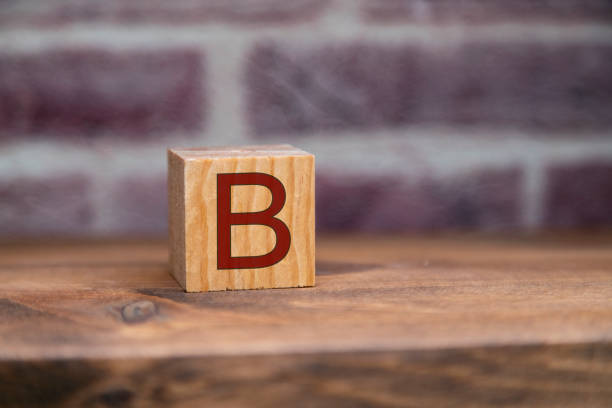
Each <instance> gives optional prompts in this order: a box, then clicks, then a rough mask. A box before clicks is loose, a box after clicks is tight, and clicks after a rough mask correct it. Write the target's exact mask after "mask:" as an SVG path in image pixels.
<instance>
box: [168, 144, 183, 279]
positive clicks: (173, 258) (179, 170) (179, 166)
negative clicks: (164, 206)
mask: <svg viewBox="0 0 612 408" xmlns="http://www.w3.org/2000/svg"><path fill="white" fill-rule="evenodd" d="M184 170H185V162H184V161H183V159H182V158H181V157H179V156H177V155H176V154H174V153H172V152H171V151H168V234H169V239H170V270H171V272H172V275H173V276H174V278H175V279H176V280H177V282H178V283H179V284H180V285H181V286H182V287H183V288H185V287H186V281H185V270H186V259H185V171H184Z"/></svg>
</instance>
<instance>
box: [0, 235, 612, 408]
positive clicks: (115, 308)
mask: <svg viewBox="0 0 612 408" xmlns="http://www.w3.org/2000/svg"><path fill="white" fill-rule="evenodd" d="M167 256H168V254H167V244H166V243H165V242H163V241H146V240H142V241H133V240H132V241H128V240H124V241H121V240H115V241H81V242H63V241H39V242H21V243H18V242H4V243H2V244H0V405H8V406H20V405H41V404H42V405H56V404H60V405H66V404H67V405H77V406H78V405H83V406H107V405H111V406H122V405H125V406H151V405H159V406H168V405H175V406H204V405H205V404H217V405H222V406H334V407H335V406H347V407H354V406H372V405H375V406H389V407H392V406H393V407H394V406H415V407H417V406H418V407H423V406H555V407H558V406H589V407H591V406H592V407H609V406H612V346H611V341H612V340H611V339H612V235H610V234H599V235H593V234H584V235H575V234H574V235H542V236H531V237H506V238H504V237H494V236H486V237H485V236H472V237H470V236H462V235H458V236H454V237H426V238H416V237H375V236H327V237H320V238H318V246H317V285H316V287H314V288H300V289H269V290H248V291H228V292H212V293H185V292H184V291H183V290H182V289H181V288H180V287H179V285H178V284H177V283H176V282H175V281H174V280H173V278H172V277H171V276H170V274H169V268H168V262H167Z"/></svg>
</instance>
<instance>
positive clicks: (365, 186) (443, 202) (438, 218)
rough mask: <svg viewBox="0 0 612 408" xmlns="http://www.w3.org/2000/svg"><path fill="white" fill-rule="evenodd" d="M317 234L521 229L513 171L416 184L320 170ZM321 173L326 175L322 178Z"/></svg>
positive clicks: (517, 178) (518, 184) (517, 184)
mask: <svg viewBox="0 0 612 408" xmlns="http://www.w3.org/2000/svg"><path fill="white" fill-rule="evenodd" d="M319 174H320V176H319V177H318V179H317V227H318V229H319V230H357V231H416V230H443V229H485V230H486V229H516V228H519V227H520V201H521V199H520V192H521V183H522V176H521V173H520V172H519V171H518V170H516V169H507V170H491V171H486V172H485V171H482V172H475V173H466V174H461V175H458V176H456V177H452V178H450V179H445V180H438V179H432V178H423V179H419V180H415V181H411V180H406V179H403V178H398V177H397V176H383V177H376V176H368V175H355V174H352V175H350V174H349V175H338V174H336V175H333V174H331V175H330V173H329V172H328V173H325V172H323V171H320V172H319ZM321 174H325V175H321Z"/></svg>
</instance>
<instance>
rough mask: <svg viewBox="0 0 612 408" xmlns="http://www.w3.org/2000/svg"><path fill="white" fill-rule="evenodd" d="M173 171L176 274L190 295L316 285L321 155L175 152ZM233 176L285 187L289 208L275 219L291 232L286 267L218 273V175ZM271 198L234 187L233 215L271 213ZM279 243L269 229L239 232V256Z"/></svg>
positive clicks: (239, 228) (253, 150)
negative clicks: (258, 177) (268, 179)
mask: <svg viewBox="0 0 612 408" xmlns="http://www.w3.org/2000/svg"><path fill="white" fill-rule="evenodd" d="M168 168H169V169H168V182H169V190H168V194H169V213H170V214H169V224H170V240H171V258H170V259H171V265H172V272H173V275H174V276H175V278H176V279H177V281H178V282H179V283H180V284H181V286H183V287H184V288H185V289H186V290H187V291H188V292H200V291H218V290H226V289H260V288H284V287H304V286H313V285H314V279H315V270H314V250H315V246H314V245H315V236H314V198H315V196H314V156H313V155H311V154H309V153H306V152H304V151H302V150H299V149H296V148H294V147H292V146H289V145H274V146H245V147H217V148H195V149H170V150H169V151H168ZM228 173H264V174H269V175H271V176H273V177H275V178H276V179H278V180H280V182H281V183H282V184H283V186H284V189H285V193H286V201H285V204H284V206H283V208H282V210H281V211H280V212H279V213H278V214H277V215H276V216H275V217H276V218H278V219H280V220H281V221H282V222H283V223H284V224H285V225H286V226H287V227H288V229H289V231H290V235H291V245H290V248H289V252H288V253H287V255H286V256H285V257H284V258H283V259H282V260H281V261H279V262H278V263H276V264H274V265H272V266H269V267H262V268H251V269H220V268H219V267H218V262H217V249H218V247H217V245H218V242H217V228H218V225H217V217H218V214H217V192H218V188H217V176H218V175H219V174H228ZM271 199H272V196H271V193H270V190H269V189H267V188H266V187H264V186H259V185H241V186H233V187H232V188H231V211H232V213H247V212H248V213H253V212H257V211H263V210H265V209H266V208H268V207H269V206H270V203H271ZM276 240H277V238H276V235H275V232H274V231H273V230H272V229H271V228H269V227H267V226H265V225H235V226H232V227H231V243H232V245H231V251H232V252H231V256H232V257H245V256H257V255H264V254H266V253H269V252H270V251H271V250H272V249H273V248H274V247H275V245H276Z"/></svg>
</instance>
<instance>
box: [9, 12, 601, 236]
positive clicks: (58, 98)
mask: <svg viewBox="0 0 612 408" xmlns="http://www.w3.org/2000/svg"><path fill="white" fill-rule="evenodd" d="M611 23H612V2H611V1H609V0H517V1H503V0H487V1H485V0H463V1H452V0H347V1H341V0H297V1H281V0H251V1H244V0H240V1H238V0H174V1H162V0H106V1H101V0H97V1H93V0H46V1H42V0H20V1H18V0H9V1H5V2H3V4H2V8H1V9H0V236H4V237H14V236H19V235H39V234H42V235H66V234H68V235H109V234H164V233H165V230H166V198H165V194H166V186H165V180H166V178H165V177H166V176H165V173H166V163H165V148H166V147H167V146H198V145H228V144H262V143H279V142H287V143H292V144H295V145H297V146H299V147H302V148H304V149H306V150H309V151H312V152H313V153H315V154H316V155H317V172H318V176H317V211H318V212H317V217H318V228H319V229H320V230H365V231H389V230H391V231H414V230H444V229H478V230H492V229H493V230H533V229H540V228H551V227H562V228H572V227H580V228H583V227H601V226H606V225H607V226H610V225H612V24H611Z"/></svg>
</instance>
